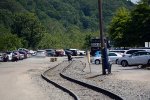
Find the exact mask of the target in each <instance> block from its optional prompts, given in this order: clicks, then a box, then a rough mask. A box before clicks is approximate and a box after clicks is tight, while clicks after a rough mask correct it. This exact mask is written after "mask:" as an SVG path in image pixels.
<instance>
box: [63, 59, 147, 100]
mask: <svg viewBox="0 0 150 100" xmlns="http://www.w3.org/2000/svg"><path fill="white" fill-rule="evenodd" d="M85 67H86V64H85V63H83V62H81V61H73V63H72V65H71V67H69V68H68V69H67V70H66V71H65V72H63V74H65V75H67V76H69V77H72V78H74V79H78V80H80V81H83V82H85V83H88V84H92V85H95V86H97V87H100V88H102V89H105V90H108V91H110V92H112V93H114V94H116V95H118V96H120V97H121V98H123V100H150V82H146V81H144V82H142V81H136V80H119V79H117V78H116V77H117V76H119V73H117V72H115V73H113V74H110V75H105V76H104V75H98V76H92V73H87V72H84V71H83V69H84V68H85Z"/></svg>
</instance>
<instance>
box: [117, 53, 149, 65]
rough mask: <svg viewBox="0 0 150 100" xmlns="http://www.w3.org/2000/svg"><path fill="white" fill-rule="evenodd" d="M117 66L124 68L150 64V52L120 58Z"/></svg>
mask: <svg viewBox="0 0 150 100" xmlns="http://www.w3.org/2000/svg"><path fill="white" fill-rule="evenodd" d="M117 64H119V65H122V66H123V67H126V66H132V65H146V64H150V52H147V51H138V52H135V53H133V54H132V55H130V56H125V57H122V58H119V59H118V62H117Z"/></svg>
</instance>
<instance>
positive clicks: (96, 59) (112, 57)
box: [92, 51, 122, 64]
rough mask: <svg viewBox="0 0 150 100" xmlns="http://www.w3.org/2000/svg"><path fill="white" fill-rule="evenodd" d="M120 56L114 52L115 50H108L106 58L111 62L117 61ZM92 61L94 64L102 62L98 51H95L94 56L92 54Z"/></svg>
mask: <svg viewBox="0 0 150 100" xmlns="http://www.w3.org/2000/svg"><path fill="white" fill-rule="evenodd" d="M121 57H122V55H121V54H119V53H116V52H109V54H108V60H109V61H110V62H112V63H117V61H118V59H119V58H121ZM92 62H93V63H95V64H100V63H101V62H102V59H101V52H100V51H97V52H95V56H94V58H93V60H92Z"/></svg>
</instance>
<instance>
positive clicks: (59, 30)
mask: <svg viewBox="0 0 150 100" xmlns="http://www.w3.org/2000/svg"><path fill="white" fill-rule="evenodd" d="M97 2H98V0H0V35H1V36H0V38H1V39H0V43H1V44H0V50H3V49H15V48H18V47H27V48H34V49H37V48H84V49H85V48H86V44H87V43H85V42H86V39H88V38H90V37H94V36H98V35H99V28H98V26H99V25H98V24H99V21H98V17H99V15H98V4H97ZM133 6H134V5H133V3H131V2H130V1H129V0H103V19H104V23H105V32H107V26H108V25H109V23H110V21H111V18H112V16H113V15H114V13H115V11H116V10H117V9H118V8H119V7H126V8H128V9H130V8H132V7H133ZM14 38H15V41H14ZM3 40H5V41H3ZM6 40H7V41H6ZM4 44H5V45H6V44H7V45H6V46H5V48H4V46H3V45H4Z"/></svg>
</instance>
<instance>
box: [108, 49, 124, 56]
mask: <svg viewBox="0 0 150 100" xmlns="http://www.w3.org/2000/svg"><path fill="white" fill-rule="evenodd" d="M126 51H127V50H109V52H116V53H120V54H121V55H123V54H124V53H125V52H126Z"/></svg>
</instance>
